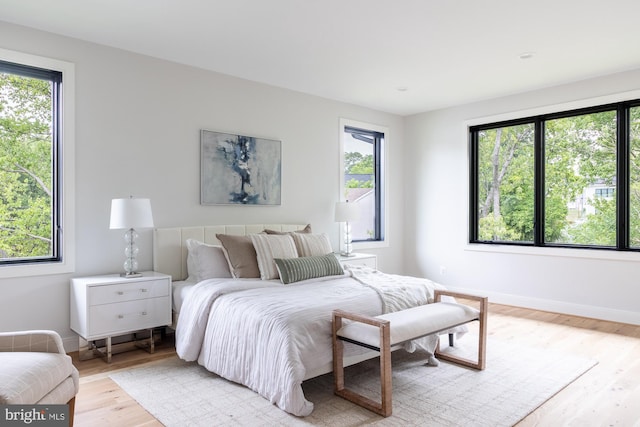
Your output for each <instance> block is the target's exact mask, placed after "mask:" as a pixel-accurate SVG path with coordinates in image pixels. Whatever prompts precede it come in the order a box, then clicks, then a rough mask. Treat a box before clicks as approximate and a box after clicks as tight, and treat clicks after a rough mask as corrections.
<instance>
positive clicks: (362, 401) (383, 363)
mask: <svg viewBox="0 0 640 427" xmlns="http://www.w3.org/2000/svg"><path fill="white" fill-rule="evenodd" d="M379 327H380V342H381V343H382V348H380V402H376V401H374V400H373V399H370V398H368V397H366V396H363V395H361V394H359V393H356V392H355V391H353V390H349V389H347V388H346V387H345V385H344V360H343V357H344V343H343V342H342V340H339V339H338V338H337V334H336V333H337V331H338V330H340V328H342V317H341V316H339V315H337V314H336V313H334V314H333V327H332V330H333V333H332V344H333V391H334V393H335V394H336V395H337V396H340V397H342V398H343V399H347V400H348V401H350V402H353V403H355V404H356V405H359V406H362V407H363V408H365V409H368V410H370V411H372V412H375V413H376V414H379V415H382V416H383V417H388V416H390V415H391V411H392V405H393V402H392V395H393V394H392V391H393V385H392V375H391V374H392V372H391V335H390V330H389V323H388V322H386V323H384V324H382V325H380V326H379Z"/></svg>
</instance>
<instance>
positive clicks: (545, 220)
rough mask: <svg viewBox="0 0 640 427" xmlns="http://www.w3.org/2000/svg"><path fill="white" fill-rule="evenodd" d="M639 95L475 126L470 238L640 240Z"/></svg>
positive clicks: (631, 245)
mask: <svg viewBox="0 0 640 427" xmlns="http://www.w3.org/2000/svg"><path fill="white" fill-rule="evenodd" d="M639 105H640V100H638V101H631V102H621V103H616V104H608V105H603V106H597V107H591V108H585V109H580V110H573V111H566V112H560V113H553V114H548V115H540V116H535V117H527V118H522V119H517V120H511V121H505V122H498V123H487V124H483V125H477V126H472V127H470V129H469V136H470V159H471V161H470V213H469V217H470V223H469V236H470V239H469V240H470V242H472V243H487V244H495V243H500V244H512V245H527V246H559V247H579V248H598V249H618V250H629V249H639V248H640V106H639Z"/></svg>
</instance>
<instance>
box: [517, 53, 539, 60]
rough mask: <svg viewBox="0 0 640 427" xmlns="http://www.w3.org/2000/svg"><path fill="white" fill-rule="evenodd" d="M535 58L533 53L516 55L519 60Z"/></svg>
mask: <svg viewBox="0 0 640 427" xmlns="http://www.w3.org/2000/svg"><path fill="white" fill-rule="evenodd" d="M534 56H535V52H522V53H521V54H520V55H518V58H520V59H531V58H533V57H534Z"/></svg>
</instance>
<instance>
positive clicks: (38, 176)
mask: <svg viewBox="0 0 640 427" xmlns="http://www.w3.org/2000/svg"><path fill="white" fill-rule="evenodd" d="M67 78H68V80H69V81H67ZM63 80H64V84H65V86H66V87H65V88H64V89H63ZM72 90H73V65H72V64H68V63H64V62H61V61H55V60H50V59H47V58H41V57H36V56H32V55H26V54H21V53H17V52H11V51H6V50H1V49H0V277H11V276H21V275H34V274H49V273H56V272H67V271H71V268H72V265H73V251H72V247H71V240H72V238H73V229H72V227H70V224H71V218H70V217H71V215H72V209H71V208H70V207H71V206H72V201H73V197H72V194H71V191H69V190H70V189H72V188H73V173H72V164H73V132H72V131H66V132H65V131H64V130H63V129H64V126H63V122H62V118H63V117H65V125H66V124H67V123H72V122H73V119H72V118H73V114H72V113H73V101H72V100H69V99H67V96H66V95H68V94H71V93H72ZM63 97H64V98H65V104H68V105H66V106H65V107H64V108H63V102H62V100H63ZM63 153H64V154H65V158H64V162H63ZM64 190H66V192H65V191H64ZM63 194H65V199H64V200H63ZM67 199H68V200H67ZM63 230H64V231H65V233H64V234H63ZM63 236H64V238H63ZM38 266H40V267H44V268H39V267H38ZM52 266H53V267H52ZM27 268H28V270H27Z"/></svg>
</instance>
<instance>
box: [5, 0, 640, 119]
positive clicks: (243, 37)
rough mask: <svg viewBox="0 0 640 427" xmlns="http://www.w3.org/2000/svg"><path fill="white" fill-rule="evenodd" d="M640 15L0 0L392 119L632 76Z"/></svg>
mask: <svg viewBox="0 0 640 427" xmlns="http://www.w3.org/2000/svg"><path fill="white" fill-rule="evenodd" d="M638 17H640V2H639V1H638V0H606V1H605V0H439V1H434V0H315V1H313V0H306V1H305V0H179V1H178V0H133V1H132V0H56V1H42V0H0V21H6V22H11V23H16V24H20V25H25V26H28V27H33V28H38V29H41V30H44V31H49V32H53V33H58V34H62V35H66V36H70V37H74V38H78V39H83V40H88V41H91V42H95V43H100V44H104V45H108V46H113V47H117V48H121V49H125V50H128V51H132V52H137V53H141V54H145V55H150V56H153V57H157V58H162V59H167V60H170V61H175V62H178V63H183V64H189V65H193V66H196V67H200V68H204V69H208V70H213V71H217V72H220V73H224V74H228V75H232V76H237V77H240V78H244V79H248V80H252V81H256V82H262V83H266V84H269V85H273V86H278V87H282V88H287V89H291V90H295V91H299V92H304V93H308V94H313V95H318V96H321V97H325V98H329V99H334V100H339V101H344V102H348V103H352V104H357V105H361V106H365V107H369V108H373V109H376V110H381V111H386V112H390V113H395V114H399V115H410V114H415V113H419V112H424V111H429V110H433V109H439V108H444V107H449V106H454V105H459V104H465V103H469V102H474V101H479V100H483V99H489V98H495V97H498V96H504V95H510V94H515V93H520V92H524V91H529V90H533V89H539V88H544V87H550V86H555V85H558V84H563V83H567V82H572V81H577V80H583V79H587V78H590V77H596V76H601V75H606V74H611V73H616V72H620V71H626V70H631V69H636V68H640V49H639V48H638V42H640V25H638ZM1 44H3V43H2V41H0V45H1ZM522 54H528V55H530V56H531V57H529V58H525V59H522V58H521V57H520V56H521V55H522Z"/></svg>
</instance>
